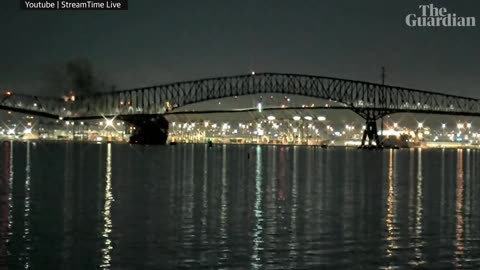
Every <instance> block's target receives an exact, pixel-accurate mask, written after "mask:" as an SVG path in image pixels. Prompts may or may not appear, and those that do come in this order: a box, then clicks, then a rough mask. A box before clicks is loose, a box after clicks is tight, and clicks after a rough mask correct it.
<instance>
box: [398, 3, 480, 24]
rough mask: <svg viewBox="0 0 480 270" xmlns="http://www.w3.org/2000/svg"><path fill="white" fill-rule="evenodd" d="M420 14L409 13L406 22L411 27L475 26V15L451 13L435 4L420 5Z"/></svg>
mask: <svg viewBox="0 0 480 270" xmlns="http://www.w3.org/2000/svg"><path fill="white" fill-rule="evenodd" d="M419 9H420V14H408V15H407V17H405V23H406V24H407V25H408V26H409V27H475V26H476V18H475V17H461V16H457V14H455V13H449V12H448V11H447V9H446V8H444V7H441V8H438V7H435V6H434V5H433V4H430V5H420V6H419Z"/></svg>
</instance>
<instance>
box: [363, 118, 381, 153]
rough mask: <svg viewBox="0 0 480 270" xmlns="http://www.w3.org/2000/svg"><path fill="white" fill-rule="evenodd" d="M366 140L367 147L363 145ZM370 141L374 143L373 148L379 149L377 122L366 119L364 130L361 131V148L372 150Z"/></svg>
mask: <svg viewBox="0 0 480 270" xmlns="http://www.w3.org/2000/svg"><path fill="white" fill-rule="evenodd" d="M367 138H368V146H366V145H365V142H366V139H367ZM372 141H375V143H376V145H375V148H380V147H381V145H380V138H379V137H378V129H377V121H376V120H373V119H367V123H366V125H365V130H364V131H363V137H362V144H361V146H360V147H361V148H365V147H368V148H372V147H373V145H372Z"/></svg>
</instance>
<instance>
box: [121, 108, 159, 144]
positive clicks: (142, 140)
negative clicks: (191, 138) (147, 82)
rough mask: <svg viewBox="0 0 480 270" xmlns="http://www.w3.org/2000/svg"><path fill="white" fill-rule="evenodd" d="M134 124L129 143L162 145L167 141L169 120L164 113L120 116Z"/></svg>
mask: <svg viewBox="0 0 480 270" xmlns="http://www.w3.org/2000/svg"><path fill="white" fill-rule="evenodd" d="M119 119H120V120H123V121H125V122H127V123H129V124H131V125H132V126H133V128H134V129H133V132H132V135H131V136H130V140H129V143H131V144H145V145H162V144H166V143H167V138H168V121H167V119H165V117H163V115H123V116H119Z"/></svg>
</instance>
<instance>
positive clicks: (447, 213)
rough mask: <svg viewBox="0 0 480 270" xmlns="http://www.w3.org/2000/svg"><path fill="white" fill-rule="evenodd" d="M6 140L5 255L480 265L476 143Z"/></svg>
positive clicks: (101, 261) (248, 263) (66, 264)
mask: <svg viewBox="0 0 480 270" xmlns="http://www.w3.org/2000/svg"><path fill="white" fill-rule="evenodd" d="M13 146H15V147H13ZM1 147H2V149H1V152H2V153H3V155H0V162H1V164H3V165H4V166H2V167H1V168H0V170H1V172H0V175H1V176H2V179H1V181H2V182H1V183H0V184H1V187H0V188H1V190H0V196H1V197H0V202H1V205H0V211H1V212H0V235H1V239H2V242H0V268H2V266H3V265H2V263H3V262H5V264H6V262H7V261H8V266H10V267H9V268H7V269H23V268H31V269H74V270H75V269H98V268H102V269H183V268H189V269H199V268H201V269H358V268H360V269H362V268H363V269H379V268H388V269H411V268H429V269H452V268H455V267H456V268H471V269H478V268H479V267H480V261H479V260H478V258H479V257H480V245H479V244H478V243H479V242H478V241H479V240H478V239H480V213H479V212H478V211H475V209H478V207H480V200H478V199H477V196H476V195H477V193H478V190H479V189H480V184H479V182H478V180H477V179H480V175H479V174H478V172H479V170H477V168H478V167H479V166H478V165H477V161H478V158H479V157H480V152H479V151H473V150H472V151H467V150H460V151H456V150H425V149H423V150H385V151H357V150H356V149H341V148H340V149H335V148H332V149H320V148H318V149H317V148H311V147H288V146H276V147H263V146H243V145H242V146H223V145H215V146H214V147H212V148H207V147H206V146H204V145H177V146H171V147H170V146H169V147H133V146H123V145H115V144H113V145H112V144H103V145H83V144H82V145H75V144H69V145H63V144H51V145H42V144H40V147H34V146H33V145H31V144H30V145H29V144H26V143H22V144H15V143H14V144H12V145H10V144H7V143H4V144H2V145H1ZM14 150H15V151H14ZM50 153H52V154H50ZM50 156H51V157H62V159H56V160H55V159H53V158H51V159H50V158H46V157H50ZM63 157H66V158H63ZM51 160H55V162H51ZM44 168H49V169H48V170H46V169H44ZM439 168H442V169H439ZM3 240H5V241H3ZM45 247H47V248H45Z"/></svg>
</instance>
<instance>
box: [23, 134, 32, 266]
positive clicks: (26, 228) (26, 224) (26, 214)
mask: <svg viewBox="0 0 480 270" xmlns="http://www.w3.org/2000/svg"><path fill="white" fill-rule="evenodd" d="M30 145H31V144H30V142H27V151H26V152H27V153H26V166H25V201H24V210H23V218H24V219H23V239H24V241H25V250H24V252H23V256H24V258H23V264H24V269H29V268H30V252H31V251H30V250H31V246H30V245H31V243H30V177H31V176H30V174H31V172H30V170H31V168H30Z"/></svg>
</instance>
